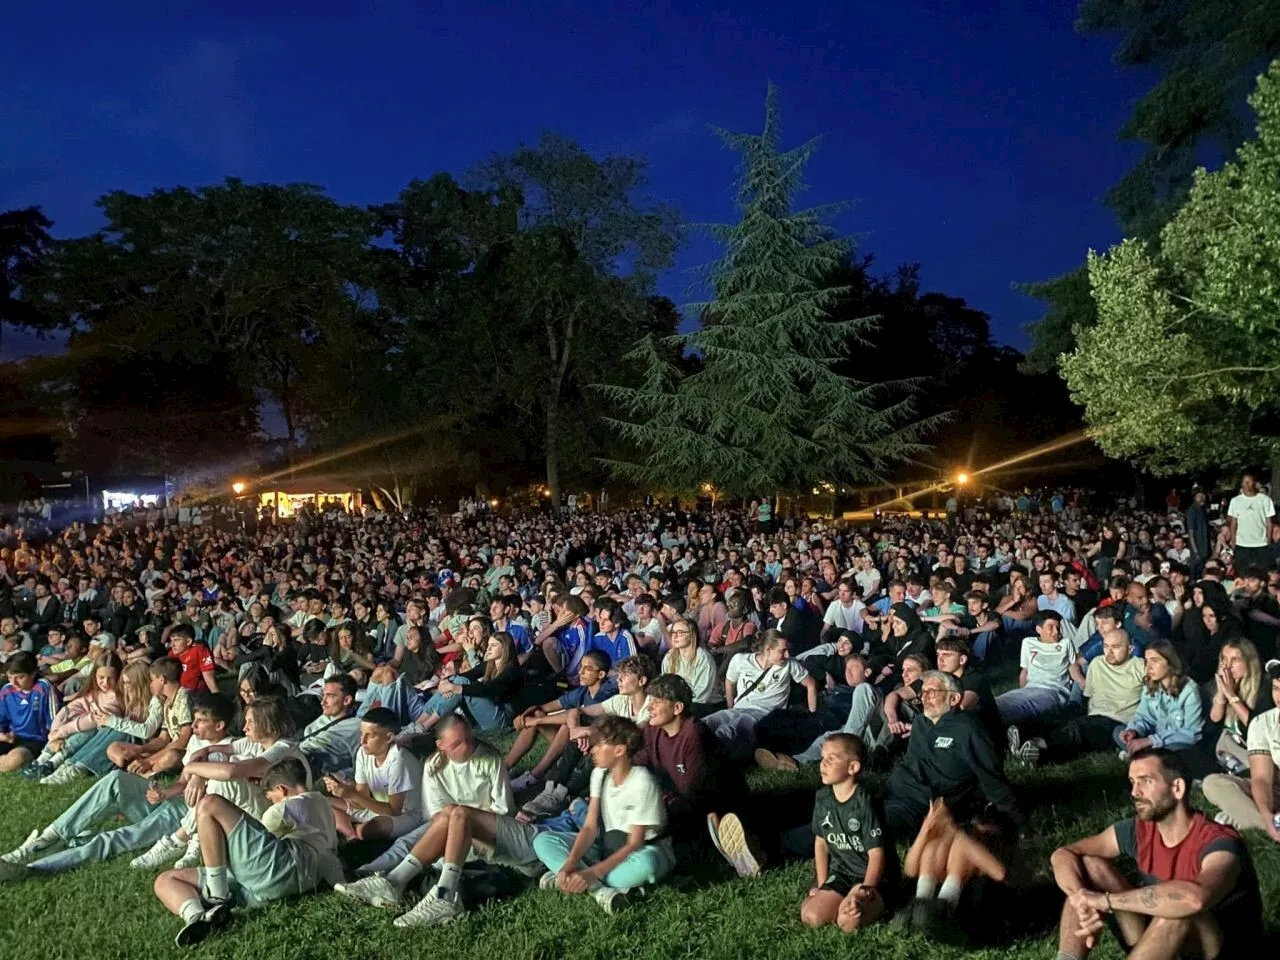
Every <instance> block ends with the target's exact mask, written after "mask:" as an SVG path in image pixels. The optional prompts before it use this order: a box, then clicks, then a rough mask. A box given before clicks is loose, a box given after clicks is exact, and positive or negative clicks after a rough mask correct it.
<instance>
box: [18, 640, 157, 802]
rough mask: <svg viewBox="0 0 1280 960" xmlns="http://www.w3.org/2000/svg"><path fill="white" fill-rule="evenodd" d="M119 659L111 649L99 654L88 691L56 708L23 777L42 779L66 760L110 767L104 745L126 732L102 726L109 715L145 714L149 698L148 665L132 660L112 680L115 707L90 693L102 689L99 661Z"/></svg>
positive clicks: (116, 661)
mask: <svg viewBox="0 0 1280 960" xmlns="http://www.w3.org/2000/svg"><path fill="white" fill-rule="evenodd" d="M120 663H121V660H120V658H119V657H117V656H116V655H115V654H113V653H108V654H107V656H106V657H104V658H103V661H102V663H101V664H99V666H98V668H97V670H96V672H95V673H94V675H93V677H92V679H91V681H90V683H89V684H88V692H87V693H86V694H82V695H81V696H79V697H77V698H76V699H74V700H72V701H71V702H70V703H69V704H67V705H66V706H64V707H63V708H62V710H61V711H59V714H58V717H57V718H55V720H54V726H53V729H52V730H50V731H49V743H48V745H46V747H45V749H44V751H43V752H42V753H41V754H40V756H38V757H37V758H36V761H35V763H34V764H33V765H32V766H30V767H28V768H27V769H26V770H23V771H22V775H23V776H24V777H29V778H31V779H35V780H40V779H43V778H45V777H47V776H49V775H50V774H51V773H53V772H54V771H55V770H57V769H58V768H59V767H60V766H62V765H63V764H64V763H67V762H71V763H75V764H79V765H80V766H83V767H88V768H90V769H101V770H108V769H110V767H111V762H110V761H109V760H108V759H107V747H108V746H110V745H111V744H113V743H115V742H117V741H120V740H127V739H128V735H127V734H124V733H121V732H120V731H118V730H115V729H113V728H112V727H109V726H106V723H107V722H108V721H109V718H110V717H117V716H118V717H123V718H124V719H126V720H132V721H134V722H135V723H139V722H141V721H142V720H143V719H145V718H146V715H147V706H148V704H149V703H150V701H151V673H150V669H149V667H148V665H147V664H145V663H141V662H137V661H135V662H134V663H130V664H128V665H127V666H125V667H124V668H123V669H122V670H120V675H119V681H118V683H117V684H116V698H115V699H116V703H115V707H116V708H115V709H112V710H106V709H103V706H104V703H103V702H102V701H101V700H100V698H99V697H98V696H95V695H93V691H94V690H97V691H101V689H102V682H103V679H102V674H101V671H102V670H103V664H111V665H112V666H115V665H118V664H120ZM107 673H108V674H109V673H110V670H108V671H107ZM108 703H109V701H108ZM95 707H96V708H97V709H96V710H95V709H94V708H95Z"/></svg>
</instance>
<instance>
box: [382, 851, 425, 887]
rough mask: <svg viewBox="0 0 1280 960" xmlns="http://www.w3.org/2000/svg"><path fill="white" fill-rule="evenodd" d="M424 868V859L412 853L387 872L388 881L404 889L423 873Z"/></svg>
mask: <svg viewBox="0 0 1280 960" xmlns="http://www.w3.org/2000/svg"><path fill="white" fill-rule="evenodd" d="M422 869H423V868H422V861H421V860H419V859H418V858H417V857H415V856H414V855H413V854H412V853H411V854H409V855H408V856H407V857H405V858H404V859H403V860H401V861H400V862H399V863H398V864H396V866H394V867H392V868H391V870H389V871H388V872H387V882H388V883H390V884H391V885H392V886H393V887H398V888H400V889H401V890H403V889H404V888H405V887H407V886H408V885H409V884H410V883H412V882H413V878H414V877H416V876H418V875H419V874H421V873H422Z"/></svg>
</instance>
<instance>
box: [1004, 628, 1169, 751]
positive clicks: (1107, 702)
mask: <svg viewBox="0 0 1280 960" xmlns="http://www.w3.org/2000/svg"><path fill="white" fill-rule="evenodd" d="M1099 622H1102V621H1101V620H1100V621H1099ZM1113 622H1115V621H1113ZM1130 650H1131V645H1130V643H1129V635H1128V634H1127V633H1125V632H1124V631H1123V630H1119V629H1117V630H1107V631H1105V632H1104V634H1103V640H1102V657H1101V659H1095V660H1094V661H1093V662H1092V663H1091V664H1090V665H1089V672H1088V673H1087V674H1085V679H1084V695H1085V698H1086V700H1088V704H1089V706H1088V714H1087V715H1086V716H1083V717H1072V718H1071V719H1070V720H1068V721H1066V722H1065V723H1061V724H1055V725H1053V726H1052V727H1050V728H1049V729H1048V730H1046V731H1045V733H1044V736H1043V737H1027V738H1026V739H1023V737H1022V731H1021V730H1020V729H1019V727H1018V726H1017V725H1014V726H1011V727H1009V729H1008V731H1007V735H1008V739H1009V753H1010V754H1011V755H1012V756H1013V758H1014V759H1015V760H1017V761H1019V762H1020V763H1023V764H1025V765H1028V766H1035V765H1036V764H1037V763H1039V762H1040V761H1041V760H1044V761H1045V762H1053V763H1065V762H1067V761H1069V760H1073V759H1074V758H1075V757H1077V756H1079V755H1080V754H1082V753H1087V752H1090V751H1094V750H1114V749H1115V742H1116V736H1117V735H1118V734H1119V732H1120V731H1121V730H1123V729H1124V727H1125V724H1127V723H1128V722H1129V721H1130V720H1132V719H1133V715H1134V713H1136V712H1137V710H1138V701H1139V700H1140V699H1141V698H1142V689H1143V683H1144V681H1145V680H1146V677H1147V671H1146V664H1145V662H1144V661H1143V660H1141V659H1139V658H1138V657H1135V656H1133V655H1132V654H1131V653H1130Z"/></svg>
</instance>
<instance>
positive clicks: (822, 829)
mask: <svg viewBox="0 0 1280 960" xmlns="http://www.w3.org/2000/svg"><path fill="white" fill-rule="evenodd" d="M812 827H813V834H814V836H817V837H822V839H823V840H825V841H826V842H827V850H828V851H829V857H830V874H831V876H832V877H835V876H839V877H842V878H844V879H845V880H847V881H849V882H850V883H851V884H858V883H861V882H862V881H863V880H864V879H865V878H866V875H867V853H868V851H870V850H876V849H883V850H884V852H885V873H884V876H883V878H882V880H881V882H882V883H887V882H889V881H890V880H892V879H893V878H894V876H895V875H896V871H897V866H898V854H897V851H896V850H894V849H893V848H891V847H885V844H884V818H883V817H882V816H881V814H880V811H879V809H878V806H877V804H876V803H875V801H874V800H873V799H872V797H871V794H870V793H869V792H868V790H867V788H866V787H858V788H857V789H855V790H854V791H853V796H851V797H850V798H849V799H848V800H846V801H845V802H844V803H841V802H840V801H838V800H837V799H836V795H835V792H834V791H833V790H832V788H831V787H823V788H822V789H820V790H819V791H818V794H817V796H816V797H815V798H814V802H813V823H812Z"/></svg>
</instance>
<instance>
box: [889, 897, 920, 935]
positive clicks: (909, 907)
mask: <svg viewBox="0 0 1280 960" xmlns="http://www.w3.org/2000/svg"><path fill="white" fill-rule="evenodd" d="M915 907H916V898H915V897H911V898H910V899H908V900H907V902H906V903H904V904H903V905H902V906H900V907H899V908H898V910H897V912H896V913H894V915H893V919H892V920H890V921H889V929H890V930H892V931H893V932H894V933H907V932H908V931H910V930H911V928H912V926H913V923H912V920H913V918H914V917H913V915H914V911H915Z"/></svg>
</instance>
